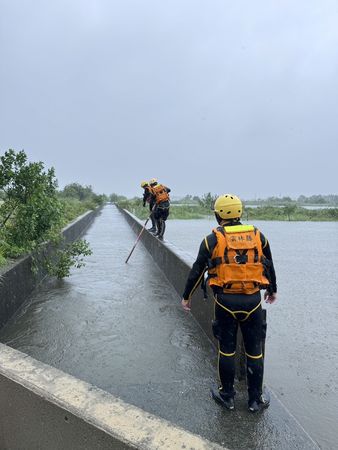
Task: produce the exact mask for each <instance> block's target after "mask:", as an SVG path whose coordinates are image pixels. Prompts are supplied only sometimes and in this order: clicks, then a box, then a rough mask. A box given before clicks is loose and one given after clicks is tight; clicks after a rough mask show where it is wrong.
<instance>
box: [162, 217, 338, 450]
mask: <svg viewBox="0 0 338 450" xmlns="http://www.w3.org/2000/svg"><path fill="white" fill-rule="evenodd" d="M214 223H215V222H214V221H213V220H189V221H182V220H170V221H169V222H168V225H167V231H166V236H165V238H166V239H167V240H168V241H170V242H172V243H174V244H176V245H177V246H178V247H180V248H182V249H184V250H185V251H186V252H188V253H190V254H191V256H192V261H193V260H194V258H195V257H196V255H197V252H198V248H199V245H200V242H201V241H202V239H203V238H204V236H205V235H207V234H209V233H210V230H211V229H212V228H213V227H214V226H215V224H214ZM254 224H255V225H256V226H257V227H259V228H260V229H261V231H262V232H263V233H264V234H265V235H266V237H267V238H268V239H269V242H270V246H271V249H272V254H273V259H274V264H275V269H276V274H277V282H278V301H277V303H275V304H274V305H268V306H266V308H267V310H268V336H267V346H266V372H265V373H266V382H267V384H268V385H269V386H271V388H272V389H273V390H274V392H275V393H276V394H277V395H278V397H279V398H280V399H281V400H282V402H283V403H284V404H285V405H286V406H287V408H288V409H289V410H290V411H291V412H292V414H293V415H294V416H295V417H296V418H297V419H298V420H299V422H300V423H301V424H302V425H303V427H304V428H305V429H306V430H307V431H308V432H309V433H310V434H311V436H312V437H314V438H315V439H316V441H317V442H319V443H320V445H321V447H322V448H325V449H336V448H338V427H337V423H338V327H337V319H338V276H337V268H338V223H337V222H313V223H311V222H265V221H256V222H255V223H254Z"/></svg>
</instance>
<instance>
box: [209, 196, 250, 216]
mask: <svg viewBox="0 0 338 450" xmlns="http://www.w3.org/2000/svg"><path fill="white" fill-rule="evenodd" d="M242 211H243V206H242V202H241V199H240V198H238V197H237V195H233V194H223V195H220V196H219V197H218V198H217V199H216V201H215V205H214V212H215V213H216V214H217V215H218V216H219V217H220V218H221V219H238V218H240V217H241V215H242Z"/></svg>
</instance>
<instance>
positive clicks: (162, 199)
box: [149, 178, 170, 240]
mask: <svg viewBox="0 0 338 450" xmlns="http://www.w3.org/2000/svg"><path fill="white" fill-rule="evenodd" d="M149 184H150V188H151V193H152V196H153V199H154V201H155V207H154V217H155V222H156V233H155V236H157V237H158V238H159V239H160V240H162V239H163V235H164V232H165V221H166V220H167V218H168V216H169V207H170V197H169V192H170V189H169V188H168V187H167V186H164V185H163V184H159V183H158V182H157V179H156V178H152V179H151V180H150V181H149Z"/></svg>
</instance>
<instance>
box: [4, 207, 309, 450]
mask: <svg viewBox="0 0 338 450" xmlns="http://www.w3.org/2000/svg"><path fill="white" fill-rule="evenodd" d="M174 226H175V224H173V223H169V226H168V228H169V229H170V233H172V231H173V228H174ZM85 238H86V240H88V241H89V243H90V245H91V248H92V250H93V254H92V255H91V256H90V257H89V258H88V259H87V265H86V267H84V268H82V269H81V270H76V271H73V272H72V275H71V277H70V278H69V279H66V280H64V281H60V282H58V281H53V280H50V281H48V282H46V283H44V284H43V285H42V286H41V287H40V288H39V289H37V290H36V291H35V292H34V293H33V295H32V296H31V298H30V300H29V301H28V302H27V304H26V305H25V307H24V308H22V309H21V310H20V311H19V312H18V313H17V314H16V316H15V317H13V319H12V320H10V322H9V323H8V324H7V325H6V327H5V328H4V329H3V330H1V333H0V341H2V342H4V343H6V344H8V345H10V346H12V347H14V348H16V349H18V350H21V351H23V352H26V353H28V354H29V355H30V356H32V357H34V358H37V359H39V360H41V361H43V362H45V363H47V364H51V365H53V366H55V367H57V368H59V369H61V370H63V371H66V372H68V373H70V374H72V375H74V376H76V377H78V378H80V379H82V380H85V381H88V382H90V383H92V384H94V385H96V386H98V387H100V388H102V389H105V390H106V391H108V392H111V393H113V394H114V395H116V396H118V397H120V398H122V399H123V400H125V401H127V402H129V403H132V404H134V405H137V406H139V407H141V408H143V409H144V410H146V411H149V412H151V413H154V414H156V415H158V416H160V417H163V418H165V419H167V420H169V421H171V422H173V423H176V424H178V425H179V426H181V427H183V428H186V429H188V430H190V431H192V432H194V433H197V434H200V435H202V436H203V437H205V438H207V439H210V440H211V441H214V442H218V443H221V444H222V445H226V446H228V447H229V448H231V449H238V450H240V449H243V448H248V449H249V448H250V449H253V450H255V449H256V450H262V449H263V450H264V449H265V450H271V449H272V448H274V449H279V450H284V449H286V448H288V449H289V448H290V449H304V448H306V449H315V448H318V447H317V445H316V444H315V443H314V442H313V441H312V440H311V439H310V438H309V437H308V436H307V434H306V433H304V432H303V430H302V428H301V427H300V426H298V425H297V424H296V423H294V421H293V420H292V419H291V418H290V416H288V415H287V414H286V413H285V410H284V409H283V407H282V406H281V404H280V403H279V402H278V400H277V399H275V398H274V397H273V398H272V404H271V407H270V408H269V409H268V410H266V411H264V413H262V414H258V415H249V413H248V412H247V410H246V395H245V392H244V391H243V389H242V390H241V389H239V392H238V395H237V396H236V411H234V412H233V413H230V414H229V412H228V411H224V410H223V409H222V408H221V407H219V406H217V405H216V404H215V403H214V401H213V400H212V399H211V398H210V395H209V388H210V386H211V385H212V384H213V383H214V381H215V379H216V369H215V361H216V355H215V351H214V349H213V347H212V345H211V343H210V342H209V341H208V339H207V338H206V336H205V335H204V334H203V333H202V332H201V329H200V327H199V325H198V324H197V323H196V322H195V321H194V319H193V317H192V315H191V314H188V315H187V314H186V313H185V312H184V311H183V310H182V308H181V306H180V297H179V296H178V295H177V293H176V292H175V290H174V289H173V287H172V286H171V285H170V284H169V282H168V281H167V279H166V277H165V275H164V274H163V273H162V272H161V271H160V270H159V268H158V267H157V266H156V265H155V264H154V262H153V260H152V258H151V257H150V255H149V254H148V252H147V251H146V250H145V248H144V247H143V246H142V245H139V246H138V247H137V249H136V250H135V252H134V254H133V256H132V258H131V260H130V262H129V263H128V264H125V263H124V261H125V259H126V257H127V255H128V253H129V250H130V249H131V247H132V245H133V243H134V241H135V235H134V233H133V231H132V230H131V228H130V227H129V225H128V224H127V222H126V221H125V219H124V218H123V216H122V215H121V214H120V213H119V212H118V211H117V210H116V208H115V207H113V206H107V207H106V208H104V209H103V211H102V213H101V214H100V216H99V217H97V219H96V220H95V222H94V224H93V225H92V226H91V228H90V229H89V230H88V232H87V234H86V236H85ZM280 303H281V305H282V299H281V302H280ZM281 311H282V308H281ZM277 313H278V309H277V308H276V314H277ZM272 329H273V328H272V326H271V327H270V332H271V333H272ZM277 330H282V328H281V327H279V328H277ZM278 332H279V333H281V331H278ZM276 333H277V332H276ZM281 339H282V338H281ZM279 346H280V347H281V346H282V345H281V340H279ZM269 351H270V353H272V352H273V349H272V346H270V349H269ZM279 351H280V349H279ZM289 351H290V349H289ZM285 352H286V350H285ZM293 363H294V364H295V362H293ZM269 365H272V363H270V364H269ZM277 370H278V368H277ZM272 376H273V374H272V375H271V374H269V377H272ZM283 386H284V385H283V383H282V384H280V385H279V387H283Z"/></svg>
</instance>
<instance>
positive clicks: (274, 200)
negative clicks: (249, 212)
mask: <svg viewBox="0 0 338 450" xmlns="http://www.w3.org/2000/svg"><path fill="white" fill-rule="evenodd" d="M244 203H245V204H246V205H272V206H273V205H274V206H283V205H288V204H296V205H299V206H302V205H304V206H306V205H313V206H316V205H317V206H338V195H335V194H330V195H321V194H316V195H310V196H309V197H306V196H305V195H300V196H299V197H298V198H297V199H292V198H291V197H287V196H286V197H268V198H264V199H262V198H258V199H255V200H245V202H244Z"/></svg>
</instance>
